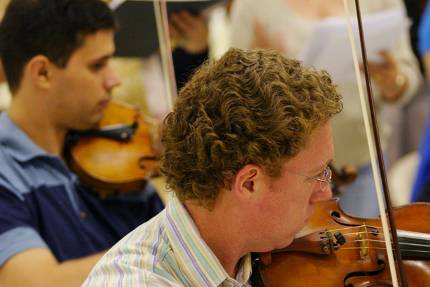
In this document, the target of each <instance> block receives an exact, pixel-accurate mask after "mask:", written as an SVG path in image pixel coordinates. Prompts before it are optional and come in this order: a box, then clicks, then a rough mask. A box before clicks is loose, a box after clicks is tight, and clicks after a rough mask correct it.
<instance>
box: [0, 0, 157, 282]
mask: <svg viewBox="0 0 430 287" xmlns="http://www.w3.org/2000/svg"><path fill="white" fill-rule="evenodd" d="M115 25H116V24H115V20H114V17H113V15H112V13H111V11H110V9H109V7H108V6H107V5H106V4H105V3H104V2H102V1H100V0H55V1H53V0H12V1H11V3H10V4H9V6H8V7H7V10H6V13H5V16H4V18H3V21H2V27H1V37H2V49H1V55H2V60H3V64H4V70H5V73H6V78H7V81H8V84H9V86H10V88H11V91H12V94H13V96H12V102H11V106H10V109H9V111H8V112H7V113H3V114H1V115H0V163H1V164H0V210H1V212H0V286H79V285H80V284H81V283H82V282H83V280H84V278H85V277H86V276H87V274H88V272H89V270H90V269H91V268H92V266H93V265H94V264H95V262H96V261H97V260H98V259H99V258H100V256H101V255H102V254H103V252H104V251H105V250H106V249H108V248H109V247H111V246H112V245H113V244H114V243H115V242H117V241H118V240H119V239H120V238H122V237H123V236H124V235H125V234H127V233H128V232H129V231H131V230H132V229H133V228H135V227H136V226H138V225H139V224H141V223H142V222H144V221H146V220H148V219H149V218H151V217H152V216H153V215H155V214H156V213H158V211H159V210H161V209H162V203H161V201H160V199H159V197H158V196H157V194H156V193H154V191H153V190H152V189H147V190H146V192H145V193H143V194H142V196H141V197H139V198H137V199H134V200H130V199H128V200H127V201H126V200H120V199H116V198H109V199H107V200H100V199H99V198H98V197H97V196H96V195H94V194H93V193H90V192H88V190H86V189H85V188H83V187H82V185H81V184H80V182H79V180H78V179H77V177H76V175H75V174H73V173H72V172H71V171H70V170H69V169H68V167H67V166H66V165H65V163H64V161H63V159H62V157H61V156H62V152H63V148H64V144H65V137H66V133H67V132H68V131H69V130H70V129H74V130H85V129H88V128H91V127H94V126H95V125H96V124H97V123H98V122H99V120H100V119H101V117H102V115H103V111H104V109H105V107H106V106H107V104H108V103H109V101H110V93H111V91H112V89H113V88H114V87H115V86H117V85H119V84H120V80H119V78H118V76H117V75H116V74H115V72H114V71H113V70H112V69H111V67H110V65H109V59H110V58H111V57H112V55H113V53H114V43H113V36H114V31H115Z"/></svg>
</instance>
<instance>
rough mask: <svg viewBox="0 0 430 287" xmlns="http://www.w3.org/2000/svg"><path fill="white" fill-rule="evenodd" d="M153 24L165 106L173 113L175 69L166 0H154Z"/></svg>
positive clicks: (175, 91)
mask: <svg viewBox="0 0 430 287" xmlns="http://www.w3.org/2000/svg"><path fill="white" fill-rule="evenodd" d="M153 3H154V13H155V22H156V24H157V25H156V26H157V34H158V42H159V45H160V56H161V64H162V70H163V75H164V78H165V81H164V83H165V85H166V86H165V90H166V97H167V106H168V108H169V111H173V103H174V100H175V98H176V96H177V87H176V81H175V69H174V66H173V57H172V44H171V41H170V35H169V22H168V21H169V15H168V13H167V3H166V0H154V2H153Z"/></svg>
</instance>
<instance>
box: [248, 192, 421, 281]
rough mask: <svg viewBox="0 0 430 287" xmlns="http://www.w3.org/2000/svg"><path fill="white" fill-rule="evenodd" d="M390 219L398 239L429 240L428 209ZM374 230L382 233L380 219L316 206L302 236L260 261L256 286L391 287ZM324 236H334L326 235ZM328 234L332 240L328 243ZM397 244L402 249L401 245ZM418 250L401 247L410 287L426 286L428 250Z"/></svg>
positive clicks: (406, 209)
mask: <svg viewBox="0 0 430 287" xmlns="http://www.w3.org/2000/svg"><path fill="white" fill-rule="evenodd" d="M394 216H395V222H396V226H397V230H398V234H399V238H402V236H401V235H400V234H401V233H402V232H403V233H404V234H407V233H408V232H404V231H413V232H417V233H423V234H425V235H427V234H429V237H430V224H429V223H430V204H429V203H415V204H410V205H406V206H403V207H399V208H396V209H394ZM376 227H381V221H380V220H379V219H366V218H356V217H352V216H349V215H347V214H345V213H344V212H343V211H342V210H341V209H340V208H339V206H338V203H337V200H331V201H328V202H322V203H319V204H318V206H317V208H316V210H315V212H314V214H313V216H312V218H311V220H310V222H309V224H308V225H307V226H306V227H305V228H304V229H303V230H302V231H301V233H300V234H301V237H299V238H297V239H295V240H294V241H293V243H292V244H291V245H290V246H288V247H287V248H285V249H283V250H277V251H274V252H271V253H270V254H266V255H261V256H260V260H259V261H260V262H259V263H258V264H257V265H256V266H257V267H256V268H254V271H256V272H258V275H257V277H258V279H259V280H257V281H258V282H257V284H256V285H257V286H265V287H284V286H285V287H287V286H288V287H301V286H319V287H336V286H339V287H340V286H348V287H365V286H366V287H367V286H392V283H391V275H390V270H389V266H388V258H387V253H386V250H385V242H384V241H383V240H384V234H383V232H382V229H381V228H376ZM327 230H332V231H334V233H327V232H325V231H327ZM400 230H401V231H400ZM336 233H337V234H336ZM339 233H340V234H341V235H339ZM330 234H331V235H333V234H334V236H332V238H331V239H330ZM412 234H414V233H412ZM330 240H331V243H330V242H329V241H330ZM423 241H425V240H423ZM405 242H406V241H405ZM418 243H422V242H418ZM400 244H401V246H402V239H400ZM423 245H424V244H423ZM423 245H421V244H420V246H421V247H418V249H419V250H415V251H416V252H413V250H411V249H413V248H411V247H408V245H407V244H406V246H405V247H404V248H402V247H401V254H402V258H403V265H404V271H405V275H406V278H407V282H408V286H409V287H422V286H430V258H429V255H427V252H428V251H430V245H428V246H429V247H426V246H423ZM409 246H414V245H413V243H412V245H409ZM402 249H404V250H402ZM410 251H411V252H410ZM429 253H430V252H429ZM264 257H266V258H265V260H262V258H264Z"/></svg>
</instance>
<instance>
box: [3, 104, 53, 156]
mask: <svg viewBox="0 0 430 287" xmlns="http://www.w3.org/2000/svg"><path fill="white" fill-rule="evenodd" d="M0 144H1V145H2V146H3V148H6V149H7V150H8V152H9V153H10V154H11V155H12V157H14V158H15V159H16V160H17V161H20V162H25V161H29V160H31V159H33V158H35V157H38V156H48V154H47V153H46V151H44V150H43V149H41V148H40V147H39V146H37V145H36V144H35V143H34V142H33V141H32V140H31V139H30V138H29V137H28V136H27V135H26V134H25V133H24V131H23V130H21V129H20V128H19V127H18V126H17V125H15V123H14V122H13V121H12V119H11V118H10V117H9V115H8V114H7V112H3V113H1V114H0Z"/></svg>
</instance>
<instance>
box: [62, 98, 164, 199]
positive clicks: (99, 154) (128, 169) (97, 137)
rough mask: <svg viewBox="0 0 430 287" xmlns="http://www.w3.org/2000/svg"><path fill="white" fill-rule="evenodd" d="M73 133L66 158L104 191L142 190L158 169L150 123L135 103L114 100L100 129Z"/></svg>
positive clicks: (94, 187)
mask: <svg viewBox="0 0 430 287" xmlns="http://www.w3.org/2000/svg"><path fill="white" fill-rule="evenodd" d="M73 137H74V139H72V140H71V142H72V143H71V144H70V143H69V144H68V145H67V146H68V148H67V151H66V152H65V154H66V156H65V157H66V161H67V163H68V164H69V166H70V168H71V169H72V170H73V171H74V172H75V173H76V174H77V175H78V176H79V178H80V180H81V181H82V183H83V184H84V185H86V186H89V187H90V188H91V189H92V190H93V191H95V192H97V193H99V194H101V195H107V194H110V193H114V192H127V191H137V190H142V189H143V188H144V187H145V184H146V182H147V180H148V179H149V177H150V176H151V175H153V174H154V173H155V172H156V171H157V170H158V166H159V163H158V158H157V152H156V151H155V149H154V148H153V144H152V142H151V137H150V127H149V125H148V123H146V122H145V121H144V120H143V118H142V116H141V115H140V113H139V111H138V109H137V108H135V107H133V106H130V105H127V104H125V103H121V102H115V101H112V102H111V103H109V105H108V107H107V108H106V110H105V112H104V116H103V119H102V120H101V121H100V123H99V129H98V130H91V131H85V132H78V133H77V134H74V135H73Z"/></svg>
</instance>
